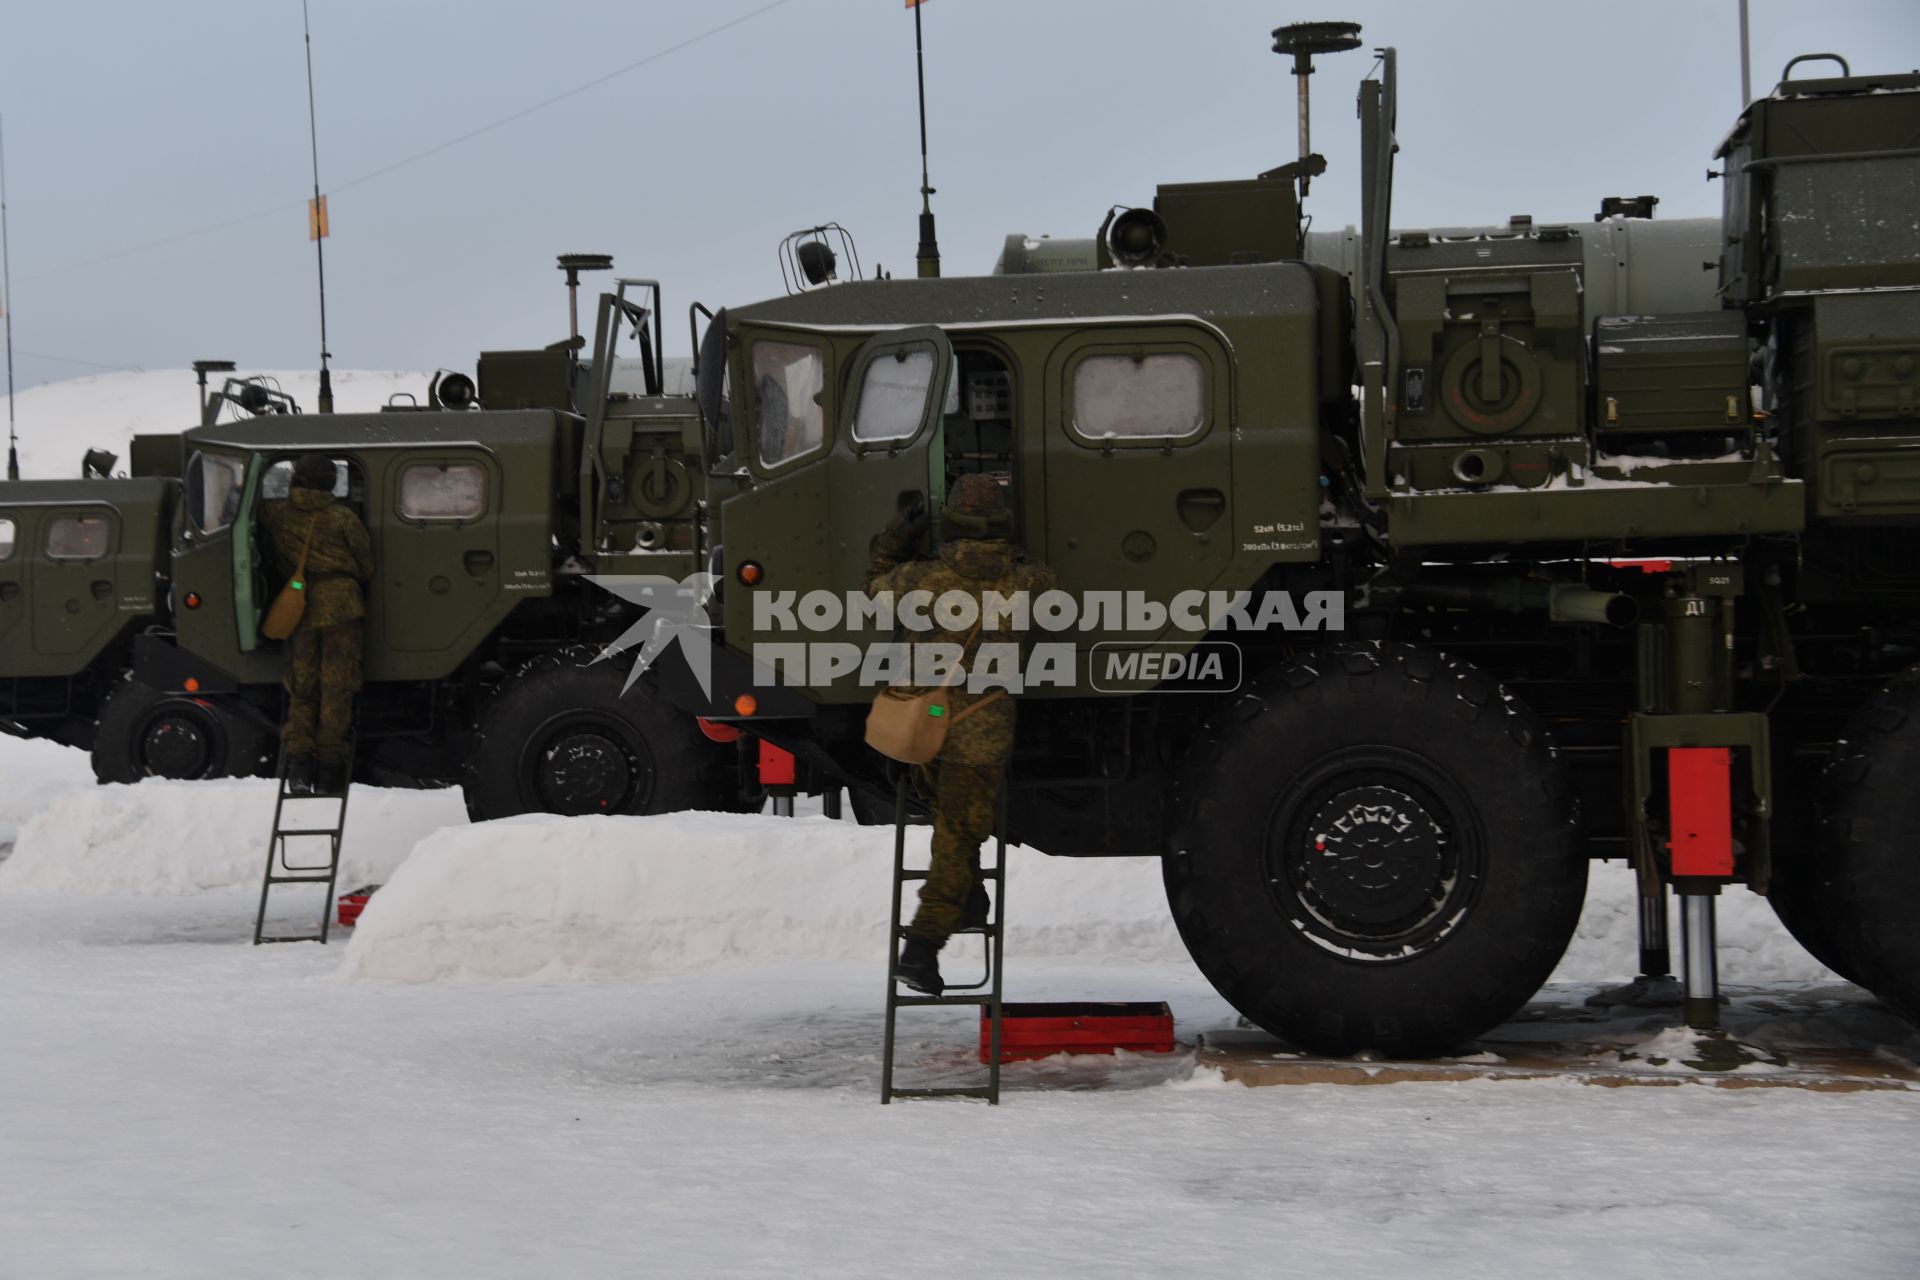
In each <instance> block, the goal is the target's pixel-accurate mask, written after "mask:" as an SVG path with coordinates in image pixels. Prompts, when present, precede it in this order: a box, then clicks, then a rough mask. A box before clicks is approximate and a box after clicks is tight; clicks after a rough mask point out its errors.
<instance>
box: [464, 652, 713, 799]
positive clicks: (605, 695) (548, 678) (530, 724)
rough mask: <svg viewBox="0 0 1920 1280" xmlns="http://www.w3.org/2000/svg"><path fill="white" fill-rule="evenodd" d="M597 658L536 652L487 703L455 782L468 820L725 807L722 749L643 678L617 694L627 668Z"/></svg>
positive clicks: (620, 663)
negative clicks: (462, 773) (462, 795)
mask: <svg viewBox="0 0 1920 1280" xmlns="http://www.w3.org/2000/svg"><path fill="white" fill-rule="evenodd" d="M596 656H597V655H596V653H595V651H594V650H592V649H587V648H580V647H576V648H570V649H564V650H561V651H559V652H557V653H550V654H544V655H542V656H540V657H538V658H535V659H533V660H532V661H530V662H528V663H527V664H526V665H525V666H523V667H521V668H520V669H519V670H518V671H516V672H514V673H513V674H512V675H510V676H509V677H507V679H506V680H505V681H503V682H502V683H501V685H500V687H499V688H498V689H496V690H495V691H494V693H493V696H492V697H490V698H489V699H488V700H487V703H486V705H485V707H484V708H482V710H481V713H480V723H479V731H478V734H477V735H476V738H475V741H474V743H473V748H472V750H471V752H470V753H469V755H468V759H467V767H466V773H465V776H464V779H463V782H462V789H463V790H464V792H465V794H466V800H467V815H468V816H469V817H470V818H472V819H473V820H474V821H475V822H481V821H485V820H486V819H489V818H506V817H511V816H513V815H514V814H518V813H555V814H567V815H580V814H589V813H672V812H674V811H676V810H681V809H718V808H723V807H725V806H724V805H723V804H722V803H721V788H722V785H723V772H724V766H725V765H726V758H725V757H724V755H723V752H724V751H725V750H726V748H722V747H719V746H717V745H716V744H714V743H712V742H709V741H708V740H707V739H706V737H705V736H704V735H703V734H701V732H700V729H699V727H698V726H697V725H696V724H695V723H694V720H693V717H692V716H689V715H687V714H685V713H684V712H682V711H679V710H676V709H675V708H673V707H670V706H668V705H667V704H666V703H664V702H662V701H660V699H659V698H658V697H656V696H655V695H654V692H653V690H652V688H651V686H649V685H648V684H647V683H645V682H644V681H643V682H641V683H639V684H636V685H635V686H634V687H633V688H632V689H629V690H627V691H626V692H625V693H624V694H623V693H622V692H621V686H622V685H623V684H624V683H625V682H626V678H627V665H626V663H624V662H595V661H594V658H595V657H596Z"/></svg>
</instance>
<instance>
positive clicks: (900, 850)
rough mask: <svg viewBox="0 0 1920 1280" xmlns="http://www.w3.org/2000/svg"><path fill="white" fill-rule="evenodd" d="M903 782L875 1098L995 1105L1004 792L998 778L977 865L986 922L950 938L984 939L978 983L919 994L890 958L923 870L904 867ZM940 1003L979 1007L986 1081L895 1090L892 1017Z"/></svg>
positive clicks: (897, 797)
mask: <svg viewBox="0 0 1920 1280" xmlns="http://www.w3.org/2000/svg"><path fill="white" fill-rule="evenodd" d="M907 786H908V774H907V773H906V772H905V771H904V770H903V771H902V773H901V775H900V782H899V786H898V788H897V789H896V790H895V792H894V797H893V923H892V926H891V928H889V929H888V931H887V936H888V938H889V939H890V946H891V948H892V949H891V950H890V951H889V952H888V953H887V1039H886V1049H885V1056H884V1058H883V1059H882V1066H881V1073H880V1101H881V1102H882V1103H883V1104H884V1103H889V1102H892V1101H893V1100H894V1099H895V1098H984V1099H986V1101H987V1102H988V1103H989V1104H990V1105H992V1106H998V1105H999V1104H1000V1032H1001V1009H1002V1004H1001V998H1000V997H1001V990H1000V956H1001V948H1002V944H1003V943H1004V942H1005V941H1006V937H1005V933H1004V930H1003V927H1002V921H1003V920H1004V918H1005V912H1006V904H1005V899H1006V889H1007V791H1006V786H1005V785H1004V783H1003V784H1002V786H1001V788H1000V798H999V801H998V802H997V804H996V806H995V810H994V823H993V831H994V845H995V848H994V860H993V865H992V866H990V867H989V866H984V865H983V866H982V867H981V868H980V878H981V879H982V880H983V881H984V882H986V883H987V884H988V885H990V886H991V890H992V891H991V893H990V894H989V897H990V899H991V902H990V905H989V908H988V911H987V923H986V924H985V925H983V926H980V927H977V928H972V929H958V930H955V932H954V936H955V937H966V936H969V935H972V936H978V937H982V938H984V939H985V941H986V955H985V961H986V964H985V971H984V972H983V973H982V974H981V976H980V980H979V981H978V982H970V983H965V984H962V983H954V982H949V983H947V985H946V990H947V992H949V993H951V992H959V993H960V994H958V995H953V994H943V995H937V996H923V995H921V994H919V993H918V992H915V991H911V990H903V989H902V986H901V983H900V981H899V980H898V979H896V978H895V977H894V976H893V963H894V957H895V956H896V955H897V954H898V953H899V949H900V944H901V942H902V941H903V940H904V939H905V938H906V936H907V931H906V929H905V928H903V927H902V926H901V923H900V917H901V903H900V899H901V897H902V896H903V894H904V892H905V890H906V887H907V886H908V885H910V884H914V883H917V882H919V881H922V880H925V879H926V878H927V873H926V872H925V871H917V870H909V869H908V867H907ZM943 1005H975V1006H978V1007H980V1008H981V1009H984V1010H985V1011H986V1015H987V1021H988V1024H989V1026H990V1028H991V1031H990V1033H989V1036H988V1049H987V1082H986V1083H985V1084H984V1085H971V1086H963V1087H957V1088H956V1087H945V1088H937V1089H897V1088H895V1087H894V1084H893V1069H894V1060H893V1059H894V1046H895V1043H896V1041H895V1022H896V1019H897V1015H898V1014H899V1011H900V1010H902V1009H915V1008H925V1007H930V1006H931V1007H939V1006H943Z"/></svg>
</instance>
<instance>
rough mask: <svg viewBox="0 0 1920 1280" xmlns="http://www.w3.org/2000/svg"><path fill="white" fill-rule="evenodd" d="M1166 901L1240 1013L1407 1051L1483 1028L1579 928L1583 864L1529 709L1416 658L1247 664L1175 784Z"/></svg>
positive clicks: (1508, 1011) (1352, 1042)
mask: <svg viewBox="0 0 1920 1280" xmlns="http://www.w3.org/2000/svg"><path fill="white" fill-rule="evenodd" d="M1172 812H1173V822H1172V839H1171V843H1170V845H1169V848H1168V851H1167V854H1166V857H1165V859H1164V872H1165V880H1166V888H1167V899H1168V902H1169V904H1170V905H1171V906H1172V909H1173V916H1174V920H1175V922H1176V924H1177V925H1178V926H1179V929H1180V934H1181V937H1182V938H1183V939H1184V940H1185V942H1186V944H1187V949H1188V950H1189V951H1190V952H1191V953H1192V955H1193V958H1194V961H1195V963H1197V964H1198V965H1199V967H1200V970H1201V972H1202V973H1204V974H1205V975H1206V976H1207V978H1208V979H1209V980H1210V981H1211V982H1212V983H1213V985H1214V987H1215V988H1216V989H1218V990H1219V992H1220V994H1221V995H1223V996H1225V997H1226V998H1227V1000H1228V1001H1229V1002H1231V1003H1232V1004H1233V1006H1234V1007H1235V1008H1237V1009H1238V1010H1240V1012H1241V1013H1243V1014H1245V1015H1246V1016H1247V1017H1248V1018H1249V1019H1250V1020H1252V1021H1253V1022H1255V1023H1257V1024H1258V1025H1260V1026H1261V1027H1263V1028H1265V1029H1266V1030H1268V1031H1270V1032H1272V1033H1273V1034H1275V1035H1277V1036H1280V1037H1282V1038H1284V1039H1286V1040H1289V1041H1292V1042H1293V1043H1295V1044H1297V1045H1300V1046H1301V1047H1303V1048H1305V1049H1308V1050H1311V1051H1313V1052H1315V1053H1322V1054H1332V1055H1347V1054H1353V1053H1357V1052H1360V1051H1362V1050H1373V1051H1377V1052H1379V1053H1383V1054H1386V1055H1389V1056H1392V1057H1420V1056H1429V1055H1433V1054H1438V1053H1442V1052H1445V1051H1447V1050H1449V1049H1452V1048H1454V1047H1456V1046H1458V1045H1460V1044H1461V1043H1462V1042H1464V1041H1466V1040H1469V1039H1471V1038H1472V1037H1474V1036H1476V1035H1479V1034H1481V1033H1482V1032H1485V1031H1487V1030H1488V1029H1490V1028H1492V1027H1494V1026H1497V1025H1498V1024H1499V1023H1501V1022H1502V1021H1504V1020H1506V1019H1507V1018H1509V1017H1511V1016H1512V1015H1513V1014H1514V1013H1515V1012H1517V1011H1518V1010H1519V1009H1520V1008H1521V1007H1522V1006H1523V1005H1525V1004H1526V1002H1527V1000H1528V999H1529V998H1530V997H1531V996H1533V995H1534V993H1535V992H1537V991H1538V990H1539V989H1540V986H1541V984H1542V983H1544V982H1545V981H1546V979H1547V976H1548V974H1550V973H1551V972H1552V971H1553V967H1554V965H1555V964H1557V963H1558V962H1559V959H1560V957H1561V955H1562V954H1563V953H1564V952H1565V950H1566V947H1567V943H1568V942H1569V941H1570V940H1571V939H1572V937H1573V931H1574V927H1575V925H1576V924H1577V923H1578V922H1579V918H1580V908H1581V905H1582V902H1583V900H1584V896H1585V891H1586V881H1587V860H1586V856H1585V850H1584V848H1583V847H1582V842H1581V840H1580V837H1579V831H1578V826H1577V822H1576V808H1575V804H1574V801H1573V795H1572V791H1571V789H1570V787H1569V784H1568V780H1567V777H1566V770H1565V768H1564V765H1563V764H1562V762H1561V760H1560V759H1559V757H1558V755H1557V753H1556V752H1555V750H1554V748H1553V745H1552V741H1551V739H1550V737H1549V735H1548V733H1547V729H1546V726H1545V725H1544V724H1543V723H1542V722H1541V720H1540V719H1539V717H1537V716H1536V715H1534V714H1533V713H1532V712H1531V711H1529V710H1528V709H1527V708H1526V707H1524V706H1523V705H1521V704H1520V703H1518V702H1516V701H1514V700H1513V699H1512V698H1510V697H1508V696H1507V695H1506V694H1505V692H1504V691H1503V690H1502V689H1501V688H1500V686H1499V685H1498V684H1497V683H1496V682H1495V681H1494V680H1493V679H1492V678H1490V677H1489V676H1487V675H1485V674H1483V673H1482V672H1479V671H1477V670H1475V669H1473V668H1472V667H1470V666H1467V665H1466V664H1464V663H1461V662H1457V661H1455V660H1453V659H1450V658H1448V657H1446V656H1444V655H1442V654H1439V653H1435V652H1433V651H1431V650H1425V649H1419V648H1415V647H1412V646H1408V645H1400V644H1385V645H1379V644H1342V645H1339V646H1336V647H1334V648H1332V649H1329V650H1326V651H1324V652H1321V653H1316V654H1312V655H1309V656H1306V657H1303V658H1299V659H1296V660H1295V661H1293V662H1290V663H1288V664H1287V665H1285V666H1283V667H1280V668H1278V669H1277V670H1273V671H1270V672H1268V673H1266V674H1265V675H1263V676H1262V677H1261V678H1259V679H1258V680H1257V681H1256V682H1255V684H1254V686H1253V687H1252V689H1251V690H1250V691H1249V692H1247V693H1244V694H1243V695H1242V696H1240V697H1239V698H1238V699H1236V700H1235V701H1234V702H1233V703H1232V704H1230V705H1228V706H1226V707H1224V708H1222V709H1221V710H1220V711H1219V713H1218V714H1216V715H1215V716H1213V717H1212V719H1211V720H1210V721H1209V722H1208V724H1207V726H1206V728H1205V730H1204V731H1203V733H1202V735H1201V737H1200V739H1199V740H1197V741H1196V743H1195V744H1194V749H1193V750H1192V751H1191V753H1190V754H1189V756H1188V758H1187V760H1186V761H1185V763H1184V766H1183V768H1182V770H1181V772H1180V775H1179V777H1178V779H1177V781H1176V783H1175V789H1174V799H1173V810H1172Z"/></svg>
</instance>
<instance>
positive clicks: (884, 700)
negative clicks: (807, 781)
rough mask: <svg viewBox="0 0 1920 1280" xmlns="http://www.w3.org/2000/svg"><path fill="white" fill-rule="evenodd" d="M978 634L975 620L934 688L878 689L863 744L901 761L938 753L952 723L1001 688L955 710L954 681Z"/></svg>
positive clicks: (921, 761)
mask: <svg viewBox="0 0 1920 1280" xmlns="http://www.w3.org/2000/svg"><path fill="white" fill-rule="evenodd" d="M979 635H980V627H979V625H978V624H976V625H975V626H974V628H973V634H972V635H969V636H968V637H967V643H966V645H965V647H964V648H962V649H961V651H960V665H959V666H957V667H956V668H955V669H954V673H953V677H952V678H950V679H949V680H948V682H947V683H946V684H944V685H942V686H940V687H939V688H937V689H930V690H928V691H927V692H926V693H915V692H913V691H912V690H911V689H882V690H881V691H880V693H879V696H877V697H875V698H874V700H873V706H872V708H871V709H870V710H868V712H867V745H868V746H870V747H872V748H873V749H874V750H875V751H878V752H879V753H880V754H881V755H883V756H885V757H887V759H889V760H898V761H899V762H900V763H901V764H925V763H926V762H927V761H929V760H931V759H933V758H934V757H935V756H937V755H939V754H940V748H942V747H944V746H945V745H946V744H947V733H948V731H949V730H951V729H952V728H953V726H954V725H956V724H958V723H960V722H961V721H962V720H965V719H966V718H967V717H968V716H970V715H972V714H973V713H974V712H976V711H978V710H979V709H980V708H982V707H984V706H986V705H987V704H988V703H989V702H992V701H994V700H995V699H997V698H1003V697H1005V696H1006V693H1007V691H1006V690H1005V689H990V690H988V691H987V693H986V694H985V695H984V696H982V697H981V699H980V700H979V701H978V702H975V703H974V704H973V705H972V706H969V707H966V708H964V709H962V710H961V711H960V712H958V713H955V712H954V710H953V687H954V681H955V680H958V679H962V678H964V677H965V676H966V660H967V653H968V651H969V650H971V649H972V648H973V642H974V640H975V639H976V638H977V637H978V636H979Z"/></svg>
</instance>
